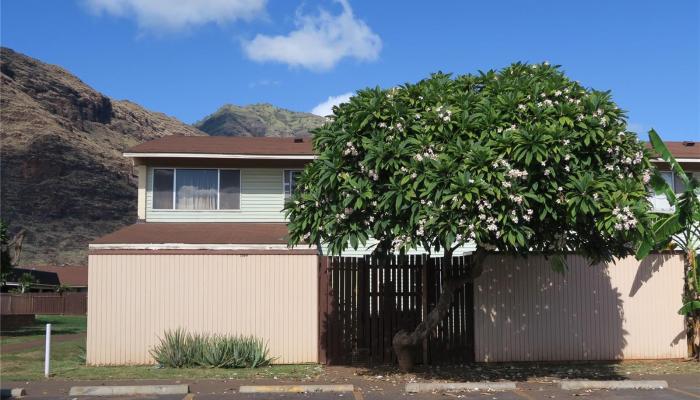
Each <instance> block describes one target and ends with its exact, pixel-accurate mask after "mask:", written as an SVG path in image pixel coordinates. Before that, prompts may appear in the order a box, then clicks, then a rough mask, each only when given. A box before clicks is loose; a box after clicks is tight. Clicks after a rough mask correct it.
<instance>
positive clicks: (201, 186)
mask: <svg viewBox="0 0 700 400" xmlns="http://www.w3.org/2000/svg"><path fill="white" fill-rule="evenodd" d="M240 204H241V172H240V171H239V170H237V169H194V168H156V169H154V170H153V208H154V209H166V210H173V209H175V210H238V209H240Z"/></svg>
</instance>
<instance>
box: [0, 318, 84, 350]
mask: <svg viewBox="0 0 700 400" xmlns="http://www.w3.org/2000/svg"><path fill="white" fill-rule="evenodd" d="M46 324H51V333H52V334H53V335H65V334H70V333H84V332H86V331H87V317H86V316H84V315H37V316H36V323H35V324H34V325H30V326H25V327H22V328H20V329H18V330H14V331H2V333H0V344H11V343H23V342H29V341H32V340H36V339H41V338H43V337H44V335H45V334H46Z"/></svg>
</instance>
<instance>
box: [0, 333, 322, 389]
mask: <svg viewBox="0 0 700 400" xmlns="http://www.w3.org/2000/svg"><path fill="white" fill-rule="evenodd" d="M84 346H85V341H84V340H82V339H81V340H75V341H67V342H61V343H56V344H53V345H52V346H51V374H52V379H62V380H93V379H99V380H117V379H243V378H273V377H277V378H279V379H299V378H306V377H309V378H312V377H316V376H318V375H319V374H320V373H322V372H323V368H322V367H321V366H319V365H314V364H302V365H272V366H268V367H260V368H237V369H220V368H156V367H154V366H118V367H88V366H85V363H84V358H83V357H84V348H85V347H84ZM0 376H2V380H3V382H10V381H35V380H42V379H44V349H43V347H42V348H39V349H33V350H27V351H23V352H18V353H10V354H7V355H5V354H3V356H2V363H1V364H0Z"/></svg>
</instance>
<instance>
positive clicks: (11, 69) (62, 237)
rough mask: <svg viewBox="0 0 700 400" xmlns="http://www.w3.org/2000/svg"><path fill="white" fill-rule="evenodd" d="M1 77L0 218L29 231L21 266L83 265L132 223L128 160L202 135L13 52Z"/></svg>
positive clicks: (1, 58) (1, 53)
mask: <svg viewBox="0 0 700 400" xmlns="http://www.w3.org/2000/svg"><path fill="white" fill-rule="evenodd" d="M0 73H1V74H0V83H1V85H0V146H1V147H0V179H1V180H0V184H1V193H0V213H1V216H2V219H3V220H4V221H6V222H8V223H9V224H10V228H11V229H18V228H20V227H23V228H25V229H27V230H28V235H27V238H26V240H25V245H24V250H23V254H22V259H21V261H20V262H21V263H22V264H31V263H42V264H44V263H58V264H62V263H69V264H83V263H86V253H87V251H86V250H87V244H88V243H89V242H90V241H91V240H92V239H93V238H95V237H98V236H101V235H103V234H106V233H109V232H111V231H113V230H115V229H116V228H118V227H120V226H123V225H126V224H129V223H132V222H133V221H135V220H136V206H135V205H136V181H135V177H134V175H133V171H132V167H131V164H130V161H129V160H127V159H125V158H123V157H122V155H121V154H122V152H123V151H124V150H125V149H126V148H128V147H130V146H132V145H135V144H137V143H140V142H143V141H146V140H149V139H154V138H157V137H161V136H165V135H170V134H176V135H204V133H203V132H201V131H199V130H197V129H196V128H193V127H191V126H189V125H186V124H184V123H182V122H180V121H178V120H176V119H174V118H172V117H169V116H167V115H165V114H161V113H155V112H151V111H148V110H146V109H144V108H143V107H141V106H139V105H138V104H134V103H131V102H129V101H120V100H113V99H110V98H109V97H107V96H104V95H103V94H101V93H99V92H97V91H95V90H94V89H92V88H91V87H89V86H88V85H86V84H85V83H83V82H81V81H80V80H79V79H78V78H76V77H75V76H73V75H71V74H70V73H69V72H68V71H66V70H64V69H63V68H60V67H58V66H54V65H48V64H45V63H42V62H40V61H38V60H36V59H33V58H30V57H28V56H25V55H23V54H20V53H17V52H15V51H13V50H11V49H8V48H2V49H0Z"/></svg>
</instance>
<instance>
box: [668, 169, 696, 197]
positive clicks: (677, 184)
mask: <svg viewBox="0 0 700 400" xmlns="http://www.w3.org/2000/svg"><path fill="white" fill-rule="evenodd" d="M660 174H661V176H662V177H663V178H664V180H665V181H666V183H667V184H668V186H669V187H672V188H673V191H674V192H676V194H678V193H683V191H684V190H685V184H684V183H683V181H682V180H681V179H680V178H678V176H676V174H675V173H673V172H672V171H660ZM686 175H688V178H690V177H692V176H693V173H692V172H686Z"/></svg>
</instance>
